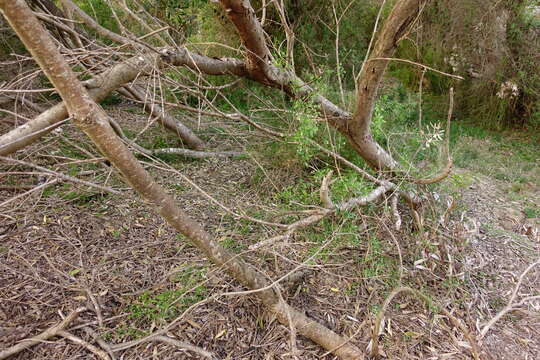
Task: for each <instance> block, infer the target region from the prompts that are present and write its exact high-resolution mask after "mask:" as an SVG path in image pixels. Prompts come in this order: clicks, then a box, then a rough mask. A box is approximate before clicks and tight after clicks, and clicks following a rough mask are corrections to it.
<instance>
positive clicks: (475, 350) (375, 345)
mask: <svg viewBox="0 0 540 360" xmlns="http://www.w3.org/2000/svg"><path fill="white" fill-rule="evenodd" d="M402 292H408V293H410V294H412V295H414V296H415V297H416V298H418V299H419V300H421V301H422V302H424V303H425V304H426V305H432V304H433V302H432V300H431V299H430V298H428V297H427V296H426V295H424V294H422V293H421V292H419V291H417V290H414V289H412V288H410V287H406V286H402V287H399V288H397V289H395V290H394V291H392V292H391V293H390V294H389V295H388V297H387V298H386V300H385V301H384V303H383V306H382V308H381V311H379V313H378V314H377V318H376V319H375V324H374V326H373V332H372V334H371V342H370V345H371V354H370V355H371V356H372V357H377V356H378V355H379V333H380V331H381V323H382V320H383V318H384V314H385V312H386V310H387V309H388V306H389V305H390V303H391V302H392V300H393V299H394V298H395V297H396V296H397V295H399V294H400V293H402ZM440 309H441V312H442V313H443V314H444V315H445V316H447V317H448V318H449V319H450V321H451V322H452V323H453V324H454V326H456V327H458V328H459V329H460V330H461V331H462V332H463V334H464V336H465V337H466V338H467V340H468V342H469V344H470V345H471V348H470V349H469V351H470V352H471V354H472V356H473V357H474V359H475V360H480V355H479V354H480V348H479V346H478V344H477V342H476V340H475V339H474V337H473V336H472V334H471V333H470V331H469V330H468V329H467V328H466V327H465V325H463V324H462V323H461V321H459V319H457V318H456V317H455V316H453V315H452V314H450V312H448V311H447V310H445V309H443V308H440Z"/></svg>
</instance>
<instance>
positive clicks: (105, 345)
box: [83, 326, 116, 360]
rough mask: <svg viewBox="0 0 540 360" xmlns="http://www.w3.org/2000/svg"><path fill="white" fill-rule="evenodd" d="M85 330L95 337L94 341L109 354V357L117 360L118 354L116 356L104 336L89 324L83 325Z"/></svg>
mask: <svg viewBox="0 0 540 360" xmlns="http://www.w3.org/2000/svg"><path fill="white" fill-rule="evenodd" d="M83 330H84V331H85V332H86V333H87V334H88V335H90V337H92V339H94V341H95V342H96V343H97V344H98V345H99V346H100V347H101V348H102V349H103V350H105V351H106V352H107V354H109V357H110V358H111V360H116V356H114V353H113V352H112V351H111V345H109V344H108V343H106V342H105V341H104V340H103V339H102V338H100V337H99V335H98V334H97V333H96V332H95V331H94V330H92V329H91V328H90V327H89V326H85V327H83Z"/></svg>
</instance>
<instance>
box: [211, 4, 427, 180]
mask: <svg viewBox="0 0 540 360" xmlns="http://www.w3.org/2000/svg"><path fill="white" fill-rule="evenodd" d="M219 1H220V3H221V5H222V7H223V8H224V10H225V12H226V13H227V16H228V17H229V19H230V20H231V22H232V23H233V24H234V25H235V27H236V29H237V31H238V34H239V36H240V38H241V40H242V44H243V45H244V46H245V47H246V49H247V50H246V54H245V58H246V68H247V70H248V71H249V73H250V76H251V78H253V79H255V80H257V81H259V82H262V83H265V84H269V85H271V86H275V87H282V88H284V89H285V90H286V91H287V92H288V93H289V94H291V95H300V96H301V95H302V94H301V93H299V91H298V89H299V90H303V89H305V85H304V84H302V83H300V84H299V79H298V78H297V77H296V76H295V75H294V74H293V73H291V72H288V71H284V70H281V69H277V68H276V67H275V66H273V65H272V64H271V61H272V56H271V52H270V50H269V48H268V46H267V44H266V39H265V36H264V30H263V29H262V26H261V24H260V22H259V21H258V19H257V16H256V14H255V11H254V10H253V7H252V6H251V3H250V1H249V0H219ZM426 1H427V0H400V1H398V2H397V3H396V5H395V6H394V8H393V9H392V12H391V13H390V15H389V17H388V19H387V20H386V21H385V23H384V26H383V29H382V31H381V33H380V35H379V36H378V37H377V41H376V43H375V46H374V50H373V52H372V54H371V55H370V56H369V59H368V61H367V63H366V65H365V66H364V67H363V71H362V73H361V74H360V76H359V80H358V94H357V106H356V112H355V114H354V116H352V117H350V116H347V115H348V114H347V113H345V112H343V111H339V108H337V107H336V106H335V105H333V104H331V103H330V102H329V101H327V100H326V99H324V98H322V99H324V100H325V101H321V99H316V102H317V103H318V104H319V105H321V107H322V109H321V110H322V111H321V112H322V113H323V115H324V116H325V117H328V118H329V122H330V124H331V125H332V126H334V127H335V128H336V129H337V130H338V131H340V132H341V133H342V134H343V135H344V136H346V137H347V138H348V139H349V141H350V143H351V145H352V146H353V147H354V149H355V150H356V151H357V152H358V154H359V155H360V156H361V157H362V158H363V159H364V160H365V161H366V162H367V163H368V164H370V165H371V166H372V167H373V168H375V169H377V170H394V169H396V168H397V167H398V163H397V161H395V160H394V158H393V157H392V156H391V155H390V154H389V153H388V152H386V151H385V150H384V149H383V148H382V147H381V146H380V145H379V144H378V143H377V141H375V139H373V136H372V134H371V130H370V123H371V116H372V113H373V107H374V105H375V100H376V96H377V90H378V88H379V86H380V83H381V80H382V77H383V75H384V71H385V69H386V65H387V63H388V60H376V59H379V58H388V57H390V56H392V54H393V53H394V51H395V49H396V46H397V44H398V42H399V41H400V40H401V38H402V36H403V35H404V34H405V33H406V32H407V31H408V30H409V28H410V24H411V23H412V21H413V20H414V19H415V17H416V15H417V14H418V12H419V8H420V7H421V5H422V4H424V3H425V2H426ZM298 85H300V86H298ZM330 104H331V105H333V106H329V105H330Z"/></svg>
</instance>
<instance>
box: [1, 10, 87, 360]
mask: <svg viewBox="0 0 540 360" xmlns="http://www.w3.org/2000/svg"><path fill="white" fill-rule="evenodd" d="M0 4H1V3H0ZM84 311H86V309H85V308H78V309H75V310H74V311H73V312H72V313H70V314H69V315H68V316H66V318H65V319H64V320H62V321H61V322H60V323H59V324H57V325H54V326H52V327H50V328H48V329H47V330H45V331H44V332H42V333H41V334H39V335H37V336H34V337H33V338H30V339H25V340H23V341H22V342H20V343H18V344H17V345H13V346H12V347H10V348H7V349H5V350H2V351H1V352H0V360H3V359H7V358H8V357H10V356H12V355H15V354H17V353H19V352H21V351H23V350H25V349H28V348H29V347H31V346H34V345H37V344H39V343H41V342H42V341H44V340H47V339H50V338H52V337H54V336H58V335H59V333H60V332H61V331H62V330H64V329H65V328H66V327H67V326H68V325H69V324H70V323H72V322H73V320H75V319H76V318H77V316H79V314H80V313H82V312H84Z"/></svg>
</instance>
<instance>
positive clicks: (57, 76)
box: [0, 0, 363, 360]
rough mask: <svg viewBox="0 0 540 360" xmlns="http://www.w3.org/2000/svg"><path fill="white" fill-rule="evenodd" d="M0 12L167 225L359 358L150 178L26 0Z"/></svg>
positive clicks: (280, 313)
mask: <svg viewBox="0 0 540 360" xmlns="http://www.w3.org/2000/svg"><path fill="white" fill-rule="evenodd" d="M0 10H1V11H2V12H3V13H4V15H5V17H6V19H7V20H8V21H9V23H10V24H11V26H12V27H13V29H14V30H15V31H16V32H17V34H18V35H19V37H20V38H21V40H22V41H23V43H24V44H25V45H26V47H27V48H28V50H29V51H30V53H31V54H32V56H33V57H34V59H35V60H36V61H37V62H38V64H39V65H40V67H41V68H42V69H43V71H44V72H45V74H46V75H47V77H48V78H49V79H50V81H51V82H52V83H53V85H54V86H55V88H56V89H57V90H58V92H59V93H60V96H61V97H62V99H63V100H64V102H65V105H66V108H67V110H68V111H69V113H70V115H71V116H72V117H73V119H74V122H75V124H76V125H77V126H78V127H79V128H81V130H83V131H84V132H85V133H86V134H87V135H88V136H89V137H90V139H91V140H92V141H93V142H94V143H95V144H96V146H97V147H98V148H99V150H100V151H101V152H102V153H103V154H104V155H105V156H106V157H107V158H108V159H109V160H110V161H111V163H112V164H113V165H114V166H115V167H116V169H118V170H119V171H120V173H121V174H122V175H123V176H124V178H125V179H126V181H127V182H128V183H129V184H130V185H131V186H132V187H133V188H134V189H135V190H136V191H137V192H138V193H139V194H140V195H141V196H142V197H143V198H144V199H146V200H148V201H149V202H150V203H151V204H152V205H153V207H154V208H155V209H156V211H157V212H158V213H159V214H161V216H163V217H164V218H165V219H166V220H167V222H168V223H169V224H170V225H172V226H173V227H174V228H175V229H177V230H178V231H179V232H180V233H182V234H183V235H184V236H186V237H187V238H188V239H189V240H191V242H192V243H193V244H194V245H195V246H197V247H198V248H199V249H200V250H202V251H203V252H204V254H205V255H206V256H207V257H208V258H209V259H210V260H211V261H212V262H214V263H215V264H217V265H219V266H222V267H223V268H224V269H226V270H227V271H228V272H229V273H230V274H231V275H232V276H233V277H234V278H236V279H237V280H238V281H240V282H241V283H242V284H244V285H245V286H246V287H248V288H249V289H260V291H258V292H257V293H256V295H257V297H258V298H259V299H260V300H261V301H262V302H263V303H264V304H265V305H266V306H267V307H268V308H269V309H270V310H271V311H273V312H275V314H276V316H277V318H278V319H279V320H280V322H282V323H283V324H285V325H287V326H295V328H296V330H297V331H298V332H299V333H300V334H303V335H305V336H307V337H308V338H310V339H312V340H314V341H315V342H317V343H319V344H320V345H321V346H323V347H324V348H325V349H327V350H330V351H333V352H334V353H335V354H336V355H337V356H340V357H341V358H343V359H351V360H352V359H362V358H363V354H362V352H361V351H360V350H359V349H357V348H356V347H354V346H353V345H351V344H349V343H348V341H346V340H345V339H343V338H342V337H340V336H339V335H337V334H335V333H334V332H332V331H331V330H329V329H327V328H325V327H323V326H322V325H320V324H316V323H314V322H313V321H311V320H309V319H308V318H307V317H306V316H305V315H304V314H302V313H300V312H298V311H295V310H294V309H292V308H290V307H289V306H288V305H286V304H285V303H284V302H283V301H282V300H281V298H280V296H279V295H278V294H277V293H276V291H277V290H276V289H275V288H274V287H270V286H269V283H268V281H267V280H266V278H265V277H264V276H263V275H262V274H260V273H259V272H258V271H257V270H255V269H254V268H253V267H251V266H250V265H248V264H247V263H245V262H244V261H242V260H241V259H240V258H239V257H237V256H236V255H234V254H232V253H230V252H229V251H227V250H226V249H224V248H223V247H221V245H219V244H218V243H217V242H216V241H215V240H214V239H213V238H212V237H211V235H210V234H208V233H207V232H206V231H205V230H204V229H203V228H202V226H201V225H199V224H198V223H197V222H195V221H194V220H192V219H191V218H190V217H189V216H188V215H187V214H186V213H185V212H184V211H183V210H182V209H180V208H179V207H178V206H177V205H176V204H175V202H174V200H173V199H172V197H170V196H169V195H168V194H167V193H166V192H165V191H164V189H163V188H162V187H161V186H159V185H158V184H157V183H156V182H155V181H153V179H152V178H151V177H150V175H149V174H148V173H147V172H146V171H145V170H144V168H143V167H142V165H141V164H140V163H139V162H138V161H137V160H136V158H135V157H134V155H133V154H132V153H131V152H130V151H129V150H128V149H127V147H126V146H125V145H124V143H123V142H122V141H121V140H120V139H119V138H118V137H117V136H116V135H115V133H114V131H113V129H112V128H111V126H110V125H109V119H108V117H107V114H106V113H105V111H103V109H102V108H101V107H100V106H98V105H97V104H96V103H95V102H94V101H93V100H92V97H91V96H90V94H89V92H88V91H87V89H86V88H85V87H84V86H83V85H82V84H81V83H80V82H79V80H78V79H77V77H76V75H75V73H73V71H72V70H71V68H70V67H69V66H68V64H67V63H66V61H65V60H64V58H63V57H62V55H61V54H60V52H59V51H58V50H57V49H56V48H55V45H54V43H53V41H52V39H51V38H50V36H49V35H48V34H47V32H46V31H45V30H44V28H43V27H42V26H41V24H40V23H39V21H38V20H37V19H36V17H35V16H34V15H33V13H32V11H31V10H30V9H29V8H28V6H27V4H26V3H25V1H24V0H0Z"/></svg>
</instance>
